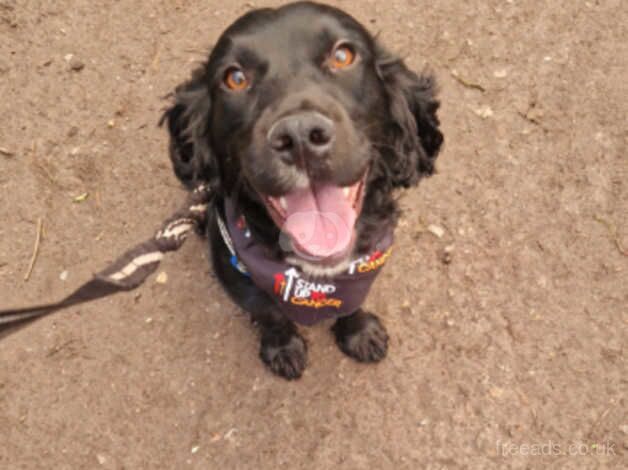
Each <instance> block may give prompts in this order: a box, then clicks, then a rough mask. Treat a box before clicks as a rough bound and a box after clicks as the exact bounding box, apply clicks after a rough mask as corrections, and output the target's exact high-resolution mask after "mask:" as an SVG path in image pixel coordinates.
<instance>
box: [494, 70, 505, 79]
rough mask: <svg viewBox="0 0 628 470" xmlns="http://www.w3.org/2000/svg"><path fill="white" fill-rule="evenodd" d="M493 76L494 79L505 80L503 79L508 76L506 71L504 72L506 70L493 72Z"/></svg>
mask: <svg viewBox="0 0 628 470" xmlns="http://www.w3.org/2000/svg"><path fill="white" fill-rule="evenodd" d="M493 76H494V77H495V78H505V77H507V76H508V70H506V69H499V70H495V71H494V72H493Z"/></svg>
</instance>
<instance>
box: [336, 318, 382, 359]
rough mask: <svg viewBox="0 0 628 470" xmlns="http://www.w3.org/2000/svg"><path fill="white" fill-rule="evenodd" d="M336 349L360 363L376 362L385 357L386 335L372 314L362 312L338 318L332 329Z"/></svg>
mask: <svg viewBox="0 0 628 470" xmlns="http://www.w3.org/2000/svg"><path fill="white" fill-rule="evenodd" d="M332 331H333V332H334V335H335V336H336V343H337V344H338V347H339V348H340V349H341V350H342V352H344V353H345V354H346V355H347V356H350V357H352V358H354V359H356V360H358V361H360V362H378V361H381V360H382V359H384V357H386V352H387V351H388V333H386V328H384V325H382V323H381V322H380V321H379V318H377V317H376V316H375V315H373V314H372V313H367V312H364V311H362V310H359V311H358V312H356V313H354V314H353V315H350V316H348V317H344V318H340V319H338V320H337V321H336V323H335V324H334V326H333V327H332Z"/></svg>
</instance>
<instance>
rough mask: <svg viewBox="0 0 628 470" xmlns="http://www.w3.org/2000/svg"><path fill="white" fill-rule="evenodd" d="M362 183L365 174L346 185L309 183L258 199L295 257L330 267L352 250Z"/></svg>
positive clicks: (361, 198) (363, 182) (360, 207)
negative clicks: (280, 194)
mask: <svg viewBox="0 0 628 470" xmlns="http://www.w3.org/2000/svg"><path fill="white" fill-rule="evenodd" d="M365 181H366V172H365V173H364V175H363V176H362V177H361V178H360V179H359V180H358V181H357V182H356V183H354V184H352V185H349V186H336V185H334V184H332V183H314V182H311V183H310V185H309V186H307V187H304V188H297V189H294V190H293V191H291V192H289V193H286V194H284V195H282V196H278V197H272V196H264V197H263V198H262V199H263V201H264V204H265V205H266V208H267V209H268V212H269V213H270V215H271V217H272V219H273V221H274V222H275V224H276V225H277V227H279V228H280V229H281V231H282V233H283V234H285V235H287V236H288V237H289V240H290V245H291V247H290V248H292V250H294V252H295V253H296V254H297V255H298V256H299V257H301V258H304V259H307V260H308V261H310V262H314V263H320V264H334V263H335V262H338V261H341V260H342V259H344V258H345V257H346V256H348V255H349V254H350V252H351V250H352V249H353V245H354V242H355V224H356V221H357V219H358V217H359V215H360V212H361V210H362V201H363V199H364V186H365Z"/></svg>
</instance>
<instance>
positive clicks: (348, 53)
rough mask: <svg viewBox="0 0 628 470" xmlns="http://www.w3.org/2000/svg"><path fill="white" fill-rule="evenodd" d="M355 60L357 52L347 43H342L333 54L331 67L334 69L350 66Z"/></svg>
mask: <svg viewBox="0 0 628 470" xmlns="http://www.w3.org/2000/svg"><path fill="white" fill-rule="evenodd" d="M354 61H355V52H354V50H353V49H352V48H351V47H350V46H348V45H347V44H341V45H340V46H338V47H336V49H334V52H333V53H332V55H331V60H330V64H329V65H330V67H331V68H332V69H334V70H339V69H344V68H346V67H349V66H350V65H351V64H353V62H354Z"/></svg>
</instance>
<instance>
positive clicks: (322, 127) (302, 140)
mask: <svg viewBox="0 0 628 470" xmlns="http://www.w3.org/2000/svg"><path fill="white" fill-rule="evenodd" d="M335 134H336V129H335V126H334V122H333V121H332V120H331V119H329V118H326V117H325V116H323V115H322V114H320V113H316V112H307V113H305V112H304V113H299V114H292V115H290V116H286V117H284V118H281V119H279V120H278V121H277V122H275V124H273V126H272V127H271V129H270V131H269V132H268V136H267V138H268V143H269V145H270V147H271V149H272V151H273V152H274V153H275V154H276V155H278V156H279V157H280V158H281V159H282V160H284V161H285V162H286V163H300V164H305V163H306V161H307V160H308V159H310V158H324V157H326V156H328V154H329V152H330V150H331V148H332V146H333V144H334V138H335Z"/></svg>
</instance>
